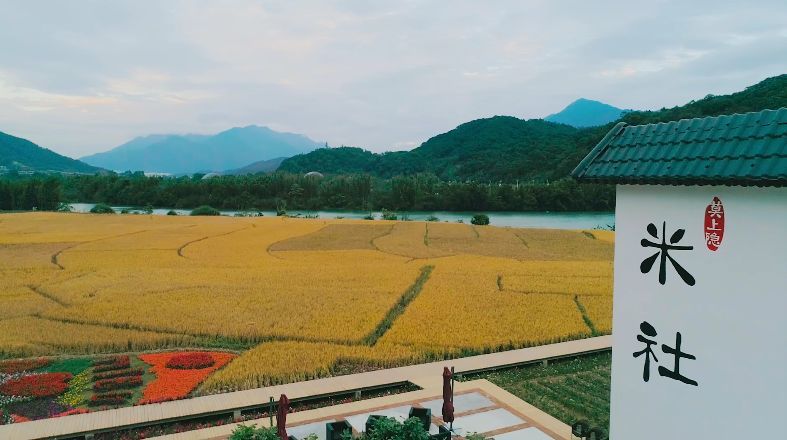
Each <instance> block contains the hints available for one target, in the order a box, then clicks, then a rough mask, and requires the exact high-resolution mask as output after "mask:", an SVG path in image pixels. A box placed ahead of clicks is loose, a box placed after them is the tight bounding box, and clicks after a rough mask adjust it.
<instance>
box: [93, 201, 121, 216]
mask: <svg viewBox="0 0 787 440" xmlns="http://www.w3.org/2000/svg"><path fill="white" fill-rule="evenodd" d="M90 212H91V213H93V214H114V213H115V210H114V209H112V207H111V206H109V205H107V204H105V203H97V204H96V206H94V207H92V208H90Z"/></svg>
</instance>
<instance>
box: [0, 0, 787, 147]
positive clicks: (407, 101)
mask: <svg viewBox="0 0 787 440" xmlns="http://www.w3.org/2000/svg"><path fill="white" fill-rule="evenodd" d="M785 23H787V6H785V4H784V3H783V2H780V1H776V0H773V1H771V0H768V1H762V2H757V4H741V3H739V2H727V1H715V2H710V1H705V0H700V1H696V2H690V3H686V2H678V1H677V0H659V1H653V2H641V3H639V4H637V5H632V4H631V2H630V1H625V2H624V1H622V0H607V1H604V2H586V1H579V0H575V1H567V2H548V1H545V0H543V1H528V2H521V1H515V0H501V1H497V2H476V1H471V0H457V1H452V2H450V3H446V2H439V1H416V0H413V1H401V2H367V1H360V0H358V1H339V0H334V1H316V0H315V1H303V2H291V1H258V0H228V1H218V2H217V1H207V0H201V1H187V0H181V1H173V2H157V1H132V0H125V1H113V2H103V1H84V0H82V1H74V2H35V1H28V0H6V1H4V5H3V14H1V15H0V53H2V54H3V57H2V58H0V121H2V123H1V124H2V126H0V130H2V131H6V132H9V133H12V134H15V135H19V136H25V137H29V138H30V139H31V140H33V141H35V142H39V143H41V144H43V145H45V146H47V147H50V148H53V149H55V150H56V151H60V152H64V153H66V154H70V155H74V156H80V155H83V154H87V153H91V152H95V151H100V150H105V149H108V148H111V147H113V146H115V145H117V144H119V143H121V142H123V141H126V140H128V138H131V137H133V136H136V135H144V134H148V133H162V132H163V133H167V132H178V133H183V132H198V133H208V132H216V131H220V130H223V129H226V128H229V127H231V126H239V125H247V124H261V125H268V126H271V127H272V128H274V129H280V130H287V131H294V132H300V133H304V134H306V135H308V136H310V137H312V138H314V139H315V140H318V141H328V142H329V143H330V144H331V145H340V144H345V145H355V146H362V147H369V148H372V149H375V150H378V151H380V150H386V149H404V148H410V147H412V146H416V145H417V144H418V143H420V142H421V141H423V140H425V139H426V138H428V137H430V136H432V135H434V134H437V133H439V132H443V131H447V130H450V129H451V128H453V127H455V126H456V125H458V124H460V123H462V122H466V121H468V120H472V119H477V118H480V117H486V116H492V115H496V114H511V115H514V116H519V117H541V116H544V115H546V114H549V113H552V112H555V111H557V110H559V109H560V108H561V107H562V106H564V105H565V104H567V103H568V102H570V101H572V100H573V99H576V98H578V97H581V96H589V97H594V98H596V99H600V100H604V101H608V102H610V103H613V104H616V105H619V106H624V107H629V108H658V107H661V106H672V105H677V104H681V103H684V102H686V101H687V100H689V99H693V98H698V97H702V96H704V95H705V94H707V93H716V94H718V93H724V92H730V91H735V90H740V89H742V88H743V87H745V86H747V85H751V84H753V83H755V82H757V81H760V80H762V79H763V78H765V77H767V76H772V75H775V74H781V73H784V72H785V71H787V59H785V57H784V56H783V54H784V53H787V24H785ZM779 54H781V55H779Z"/></svg>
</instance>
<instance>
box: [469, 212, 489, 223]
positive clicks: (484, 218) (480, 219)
mask: <svg viewBox="0 0 787 440" xmlns="http://www.w3.org/2000/svg"><path fill="white" fill-rule="evenodd" d="M470 223H472V224H474V225H488V224H489V216H488V215H486V214H476V215H474V216H473V218H472V219H470Z"/></svg>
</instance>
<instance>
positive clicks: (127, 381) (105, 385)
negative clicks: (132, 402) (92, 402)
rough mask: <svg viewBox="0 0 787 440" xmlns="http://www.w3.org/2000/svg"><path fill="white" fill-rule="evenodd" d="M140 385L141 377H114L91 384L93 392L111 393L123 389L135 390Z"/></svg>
mask: <svg viewBox="0 0 787 440" xmlns="http://www.w3.org/2000/svg"><path fill="white" fill-rule="evenodd" d="M140 385H142V376H126V377H114V378H112V379H101V380H97V381H96V382H95V383H94V384H93V391H96V392H101V391H111V390H120V389H123V388H135V387H138V386H140Z"/></svg>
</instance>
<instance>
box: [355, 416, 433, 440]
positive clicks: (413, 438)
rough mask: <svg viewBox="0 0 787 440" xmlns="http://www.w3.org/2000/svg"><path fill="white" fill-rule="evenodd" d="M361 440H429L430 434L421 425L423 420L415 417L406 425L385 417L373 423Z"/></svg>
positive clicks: (406, 422)
mask: <svg viewBox="0 0 787 440" xmlns="http://www.w3.org/2000/svg"><path fill="white" fill-rule="evenodd" d="M360 439H361V440H429V433H428V432H426V430H425V429H424V426H423V425H422V424H421V419H419V418H417V417H413V418H411V419H408V420H406V421H405V422H404V423H399V422H398V421H397V420H396V419H392V418H390V417H383V418H380V419H377V420H375V421H374V422H373V424H372V426H371V429H370V432H366V433H364V434H363V435H362V436H361V437H360Z"/></svg>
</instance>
